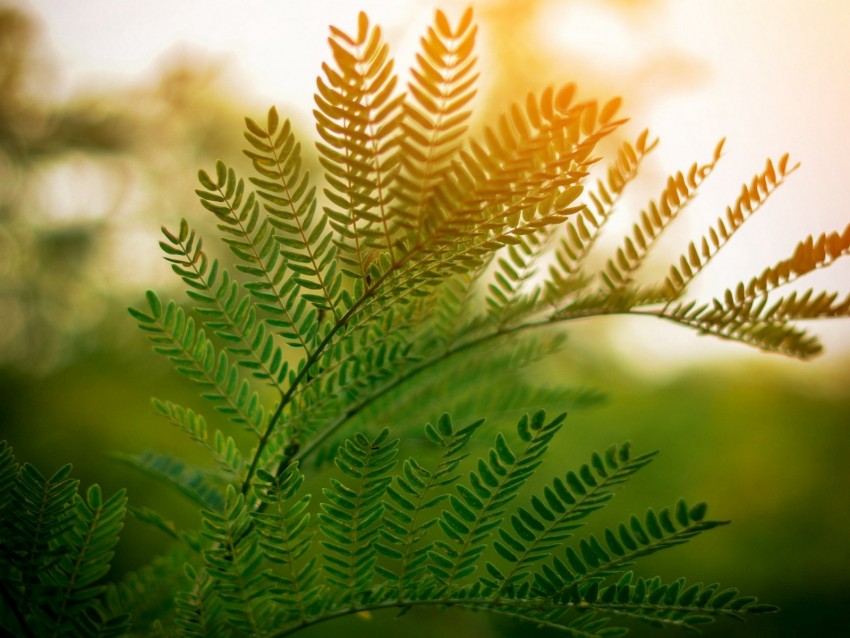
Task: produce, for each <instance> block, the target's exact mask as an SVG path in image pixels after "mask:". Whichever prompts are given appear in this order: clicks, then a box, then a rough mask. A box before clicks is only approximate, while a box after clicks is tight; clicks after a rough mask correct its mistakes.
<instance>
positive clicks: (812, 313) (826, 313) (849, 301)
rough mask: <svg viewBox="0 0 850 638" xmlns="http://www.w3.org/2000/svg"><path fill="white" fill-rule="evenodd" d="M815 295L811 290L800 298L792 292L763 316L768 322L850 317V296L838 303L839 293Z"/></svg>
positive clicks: (764, 312)
mask: <svg viewBox="0 0 850 638" xmlns="http://www.w3.org/2000/svg"><path fill="white" fill-rule="evenodd" d="M814 294H815V293H814V290H812V289H811V288H809V289H808V290H807V291H805V292H804V293H803V294H801V295H799V296H798V295H797V293H796V292H792V293H791V294H789V295H787V296H785V297H782V298H781V299H779V300H777V301H776V302H775V303H774V304H773V305H772V306H771V307H770V308H768V309H767V310H765V311H763V313H762V316H763V317H764V318H765V319H766V320H779V319H822V318H834V317H850V295H847V296H846V297H845V298H844V299H843V300H842V301H839V302H836V300H837V299H838V293H837V292H832V293H828V292H825V291H824V292H821V293H819V294H817V295H816V296H814V297H813V295H814Z"/></svg>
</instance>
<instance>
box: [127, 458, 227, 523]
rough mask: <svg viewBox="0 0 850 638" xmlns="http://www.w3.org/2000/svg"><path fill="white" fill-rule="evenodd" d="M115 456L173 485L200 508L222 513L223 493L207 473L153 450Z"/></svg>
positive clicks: (148, 474) (144, 472) (152, 476)
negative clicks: (220, 510)
mask: <svg viewBox="0 0 850 638" xmlns="http://www.w3.org/2000/svg"><path fill="white" fill-rule="evenodd" d="M112 457H113V458H115V459H116V460H118V461H121V462H122V463H125V464H127V465H129V466H130V467H133V468H135V469H137V470H139V471H140V472H142V473H143V474H146V475H147V476H150V477H151V478H154V479H156V480H158V481H162V482H164V483H166V484H167V485H170V486H171V487H173V488H174V489H176V490H177V491H178V492H179V493H180V494H182V495H183V496H185V497H187V498H188V499H189V500H191V501H193V502H195V503H196V504H197V505H198V506H199V507H203V508H207V509H214V510H219V509H221V507H222V506H223V503H224V501H223V499H222V494H221V490H220V489H219V488H218V487H216V486H215V485H213V484H212V483H211V482H210V480H209V476H208V473H206V472H203V471H202V470H200V469H198V468H196V467H192V466H190V465H188V464H186V463H185V462H183V461H182V460H180V459H178V458H175V457H173V456H171V455H168V454H158V453H156V452H152V451H150V450H145V451H144V452H142V453H141V454H117V453H113V454H112Z"/></svg>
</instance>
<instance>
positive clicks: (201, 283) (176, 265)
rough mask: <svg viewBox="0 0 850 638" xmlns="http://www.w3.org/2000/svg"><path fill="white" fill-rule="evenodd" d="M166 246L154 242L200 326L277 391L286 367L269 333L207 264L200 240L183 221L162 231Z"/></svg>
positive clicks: (226, 277)
mask: <svg viewBox="0 0 850 638" xmlns="http://www.w3.org/2000/svg"><path fill="white" fill-rule="evenodd" d="M162 232H163V234H164V235H165V237H166V240H167V241H163V242H160V244H159V245H160V247H161V248H162V250H163V252H165V254H166V255H168V256H167V257H166V259H167V261H169V262H171V264H172V266H171V268H172V269H173V270H174V272H175V273H177V274H178V275H179V276H180V278H181V279H182V280H183V281H184V282H185V283H186V285H187V286H189V289H188V290H187V294H188V296H189V297H190V298H191V299H192V300H193V301H195V302H199V303H201V304H203V305H202V306H197V307H196V308H195V310H196V311H197V312H198V313H199V314H201V315H202V316H203V317H204V322H203V323H204V326H205V327H206V328H208V329H209V330H211V331H212V332H213V333H214V334H215V335H216V336H217V337H219V338H220V339H221V340H222V341H223V342H224V344H225V346H224V347H225V350H226V351H227V352H229V353H230V354H232V355H234V356H236V357H237V361H238V364H239V365H240V366H242V367H243V368H248V369H250V370H252V371H253V372H252V375H253V376H254V377H256V378H258V379H267V380H268V381H269V382H270V384H271V385H273V386H274V387H278V386H279V384H280V383H281V382H282V381H283V380H284V379H285V378H286V376H287V372H288V366H287V362H286V361H285V360H284V357H283V352H282V350H281V348H280V347H279V346H278V345H277V344H275V343H274V340H273V336H272V333H271V330H270V329H269V328H268V326H267V324H266V322H265V321H263V320H261V319H259V317H258V310H257V308H256V306H255V305H254V304H253V303H252V301H251V299H250V298H249V297H247V296H243V294H242V287H241V286H240V284H239V283H238V282H237V281H235V280H234V279H233V278H232V277H231V275H230V273H228V272H227V270H226V269H225V268H222V267H220V265H219V262H218V260H217V259H213V260H211V261H210V260H209V258H208V257H207V254H206V252H205V251H204V250H203V247H202V241H201V238H200V237H199V236H198V235H197V234H196V233H195V231H194V230H192V229H191V228H190V227H189V225H188V223H187V222H186V220H182V221H181V223H180V230H179V231H178V233H176V234H175V233H172V232H171V231H169V230H168V229H166V228H164V227H163V229H162Z"/></svg>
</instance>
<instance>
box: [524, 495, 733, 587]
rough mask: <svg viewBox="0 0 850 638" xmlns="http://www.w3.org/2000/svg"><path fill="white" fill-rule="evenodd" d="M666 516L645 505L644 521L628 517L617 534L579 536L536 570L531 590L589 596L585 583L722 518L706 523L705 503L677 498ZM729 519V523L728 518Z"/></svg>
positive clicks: (593, 582)
mask: <svg viewBox="0 0 850 638" xmlns="http://www.w3.org/2000/svg"><path fill="white" fill-rule="evenodd" d="M674 510H675V513H673V514H671V512H670V510H669V509H668V508H664V509H662V510H661V511H660V512H658V513H656V512H655V510H653V509H651V508H650V509H648V510H647V512H646V515H645V517H644V520H641V519H639V518H638V517H637V516H634V515H632V516H631V517H630V518H629V521H628V524H626V523H620V525H619V526H618V527H617V529H616V532H615V531H614V530H613V529H611V528H606V529H605V531H604V533H603V535H602V536H603V540H602V541H600V540H599V539H597V538H596V536H594V535H590V536H588V537H587V538H582V539H581V540H580V541H579V543H578V546H577V547H572V546H568V547H567V548H566V550H565V551H564V560H562V559H560V558H559V557H557V556H556V557H555V558H554V559H553V560H552V563H551V566H549V565H548V564H547V565H544V567H543V569H542V570H541V571H540V572H538V573H537V574H535V577H534V587H533V591H534V592H535V593H538V594H542V595H544V596H552V597H554V598H556V599H558V600H561V601H566V600H574V601H575V600H585V601H586V600H588V596H587V591H588V587H594V585H597V586H598V584H599V583H600V582H601V579H604V578H608V577H610V576H615V575H617V574H620V573H622V572H623V571H624V568H626V567H629V566H631V565H632V564H633V563H634V561H635V560H636V559H638V558H641V557H643V556H648V555H650V554H654V553H656V552H659V551H662V550H665V549H668V548H670V547H673V546H675V545H681V544H683V543H686V542H688V541H689V540H691V539H692V538H693V537H695V536H697V535H699V534H701V533H703V532H705V531H708V530H710V529H714V528H715V527H718V526H720V525H725V524H726V522H720V521H706V520H704V518H705V512H706V506H705V504H704V503H699V504H697V505H695V506H694V507H692V508H688V506H687V504H686V503H685V501H684V500H679V501H678V502H677V503H676V506H675V508H674ZM727 522H728V521H727Z"/></svg>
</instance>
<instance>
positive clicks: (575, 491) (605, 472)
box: [488, 445, 655, 598]
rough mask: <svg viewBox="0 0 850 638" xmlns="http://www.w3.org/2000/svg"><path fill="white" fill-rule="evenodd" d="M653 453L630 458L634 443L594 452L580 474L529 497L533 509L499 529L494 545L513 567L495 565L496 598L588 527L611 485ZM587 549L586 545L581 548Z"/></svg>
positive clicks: (609, 494)
mask: <svg viewBox="0 0 850 638" xmlns="http://www.w3.org/2000/svg"><path fill="white" fill-rule="evenodd" d="M654 456H655V453H654V452H652V453H649V454H643V455H641V456H638V457H635V458H630V446H628V445H623V446H620V447H616V446H612V447H610V448H609V449H608V450H607V451H606V453H605V455H604V456H602V455H600V454H597V453H594V454H593V456H592V457H591V462H590V464H586V465H583V466H582V467H581V469H580V470H579V471H578V472H569V473H567V474H566V476H565V478H564V480H561V479H559V478H558V479H555V481H554V482H553V483H552V485H551V487H549V486H547V487H546V488H545V489H544V490H543V493H542V497H541V496H532V497H531V507H532V510H533V511H530V510H528V509H525V508H522V507H521V508H519V509H518V510H517V513H516V514H514V515H512V516H511V519H510V522H511V526H512V528H513V532H511V531H510V530H508V529H507V527H501V528H499V530H498V535H499V539H497V540H495V541H494V543H493V546H494V549H495V550H496V552H497V553H498V554H499V556H501V557H502V558H503V559H505V560H506V561H507V562H508V563H509V564H510V565H511V566H510V568H509V569H508V570H507V571H506V572H505V573H504V575H503V574H502V572H500V571H499V570H498V569H497V568H496V567H495V566H492V565H488V570H489V571H490V573H491V574H494V575H495V578H496V580H495V581H494V582H493V586H496V587H497V589H496V598H499V597H500V596H501V595H502V594H503V593H506V592H511V591H513V590H515V589H516V587H517V586H518V585H519V584H520V583H522V582H523V581H524V580H525V579H526V577H527V576H528V575H529V574H530V572H531V570H532V567H533V565H534V564H535V563H538V562H539V561H541V560H543V559H545V558H547V557H548V556H549V555H551V552H552V551H554V550H556V549H557V548H559V547H560V546H562V544H563V542H564V541H566V540H567V539H568V538H571V537H572V536H573V531H574V530H576V529H578V528H579V527H581V526H582V525H584V523H583V522H582V521H583V519H585V518H587V517H588V516H589V515H590V514H592V513H593V512H595V511H597V510H599V509H601V508H602V507H604V506H605V504H606V503H607V502H608V501H609V500H610V499H611V498H613V496H614V492H613V489H614V488H615V487H617V486H619V485H621V484H622V483H624V482H625V481H626V480H627V479H628V478H629V477H631V475H632V474H634V473H635V472H637V471H638V470H640V469H641V468H643V467H645V466H646V465H647V464H648V463H649V462H650V461H652V458H653V457H654ZM582 547H583V546H582Z"/></svg>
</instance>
